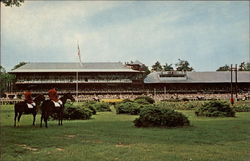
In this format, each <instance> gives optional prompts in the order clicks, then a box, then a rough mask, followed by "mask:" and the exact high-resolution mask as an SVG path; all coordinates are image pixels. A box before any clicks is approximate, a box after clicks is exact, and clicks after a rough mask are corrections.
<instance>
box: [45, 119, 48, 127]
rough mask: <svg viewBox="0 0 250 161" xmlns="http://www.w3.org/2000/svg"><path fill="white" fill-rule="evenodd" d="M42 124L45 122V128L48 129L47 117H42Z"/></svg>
mask: <svg viewBox="0 0 250 161" xmlns="http://www.w3.org/2000/svg"><path fill="white" fill-rule="evenodd" d="M44 122H45V127H46V128H48V117H47V116H45V117H44Z"/></svg>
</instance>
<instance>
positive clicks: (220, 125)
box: [0, 105, 250, 161]
mask: <svg viewBox="0 0 250 161" xmlns="http://www.w3.org/2000/svg"><path fill="white" fill-rule="evenodd" d="M180 112H183V113H184V114H185V115H186V116H188V118H189V120H190V121H191V126H190V127H185V128H170V129H165V128H136V127H134V125H133V122H132V121H133V120H134V119H135V118H136V117H138V116H131V115H117V114H116V113H115V111H114V109H112V112H100V113H97V115H94V116H92V119H91V120H76V121H64V125H63V126H58V125H57V121H49V128H48V129H46V128H44V127H43V128H40V127H39V123H40V115H38V116H37V120H36V126H35V127H33V126H32V125H31V124H32V115H24V116H22V118H21V126H20V127H17V128H14V127H13V105H5V106H1V113H0V118H1V120H0V121H1V127H0V128H1V135H0V144H1V149H0V150H1V161H191V160H192V161H249V160H250V154H249V152H250V112H243V113H236V117H235V118H203V117H196V116H195V115H194V112H193V111H180Z"/></svg>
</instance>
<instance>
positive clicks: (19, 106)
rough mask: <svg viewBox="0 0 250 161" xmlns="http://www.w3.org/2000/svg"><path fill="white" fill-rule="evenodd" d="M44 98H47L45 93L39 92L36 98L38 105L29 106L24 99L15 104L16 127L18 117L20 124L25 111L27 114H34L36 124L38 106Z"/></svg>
mask: <svg viewBox="0 0 250 161" xmlns="http://www.w3.org/2000/svg"><path fill="white" fill-rule="evenodd" d="M44 100H45V97H44V96H43V95H41V94H39V95H38V96H36V97H35V99H34V102H35V104H36V105H35V106H34V107H33V108H28V105H27V103H26V102H24V101H22V102H18V103H16V104H15V106H14V110H15V117H14V127H16V118H17V117H18V125H19V123H20V118H21V116H22V114H23V113H25V114H33V126H35V121H36V114H37V111H38V108H37V107H38V106H39V105H40V104H41V102H42V101H44Z"/></svg>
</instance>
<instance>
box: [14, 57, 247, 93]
mask: <svg viewBox="0 0 250 161" xmlns="http://www.w3.org/2000/svg"><path fill="white" fill-rule="evenodd" d="M141 65H143V64H142V63H140V62H138V61H136V62H134V63H133V62H132V63H126V64H123V63H120V62H95V63H83V64H82V65H80V64H79V63H27V64H25V65H23V66H21V67H19V68H17V69H15V70H12V71H11V72H10V73H11V74H14V75H16V81H15V87H14V89H15V91H16V92H23V91H24V90H27V89H28V88H30V89H31V90H32V91H33V92H37V93H47V91H48V90H49V89H50V88H57V89H58V91H59V92H61V93H65V92H69V91H70V92H72V93H74V92H76V84H78V85H77V86H78V93H79V94H149V93H150V94H156V93H157V94H164V93H230V90H231V73H230V72H229V71H225V72H224V71H223V72H222V71H220V72H177V71H169V72H152V73H150V74H149V75H147V76H146V78H145V75H144V72H143V71H141V70H140V69H141V68H140V66H141ZM237 73H238V74H237V83H236V76H235V72H233V77H232V79H233V80H232V81H233V88H234V91H235V89H237V91H238V92H248V93H249V92H250V72H249V71H238V72H237ZM144 78H145V79H144Z"/></svg>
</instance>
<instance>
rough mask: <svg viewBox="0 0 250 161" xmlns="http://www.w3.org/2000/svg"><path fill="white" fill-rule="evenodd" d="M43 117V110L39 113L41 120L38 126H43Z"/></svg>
mask: <svg viewBox="0 0 250 161" xmlns="http://www.w3.org/2000/svg"><path fill="white" fill-rule="evenodd" d="M43 118H44V114H43V112H42V114H41V122H40V127H43Z"/></svg>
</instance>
